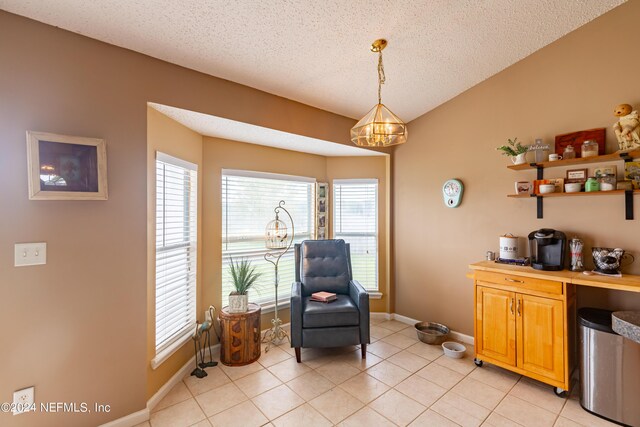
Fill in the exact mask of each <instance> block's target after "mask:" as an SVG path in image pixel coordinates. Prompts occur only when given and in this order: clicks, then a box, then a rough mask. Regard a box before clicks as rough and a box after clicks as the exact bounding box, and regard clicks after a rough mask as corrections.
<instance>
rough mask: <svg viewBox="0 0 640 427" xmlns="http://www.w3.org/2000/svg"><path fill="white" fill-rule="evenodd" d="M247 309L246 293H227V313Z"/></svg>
mask: <svg viewBox="0 0 640 427" xmlns="http://www.w3.org/2000/svg"><path fill="white" fill-rule="evenodd" d="M248 310H249V296H248V295H246V294H245V295H234V294H229V313H246V312H247V311H248Z"/></svg>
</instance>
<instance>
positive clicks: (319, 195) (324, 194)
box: [316, 182, 329, 240]
mask: <svg viewBox="0 0 640 427" xmlns="http://www.w3.org/2000/svg"><path fill="white" fill-rule="evenodd" d="M328 210H329V183H327V182H317V183H316V239H318V240H324V239H326V238H327V231H326V230H327V225H328V224H327V211H328Z"/></svg>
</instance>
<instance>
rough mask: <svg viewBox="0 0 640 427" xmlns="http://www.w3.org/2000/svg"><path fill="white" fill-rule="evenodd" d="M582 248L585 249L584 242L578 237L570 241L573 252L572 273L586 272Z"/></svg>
mask: <svg viewBox="0 0 640 427" xmlns="http://www.w3.org/2000/svg"><path fill="white" fill-rule="evenodd" d="M582 248H584V242H583V241H582V239H580V238H578V237H574V238H573V239H571V240H570V241H569V250H570V251H571V271H582V270H584V264H583V262H582Z"/></svg>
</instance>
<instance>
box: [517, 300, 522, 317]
mask: <svg viewBox="0 0 640 427" xmlns="http://www.w3.org/2000/svg"><path fill="white" fill-rule="evenodd" d="M521 302H522V300H520V299H519V300H518V308H517V309H516V310H518V316H522V312H521V311H520V303H521Z"/></svg>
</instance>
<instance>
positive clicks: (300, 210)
mask: <svg viewBox="0 0 640 427" xmlns="http://www.w3.org/2000/svg"><path fill="white" fill-rule="evenodd" d="M314 191H315V180H314V179H311V178H304V177H294V176H289V175H276V174H266V173H258V172H249V171H237V170H223V171H222V305H227V304H228V297H229V293H231V292H232V290H233V285H232V282H231V277H230V274H229V264H230V260H231V258H233V260H234V261H235V262H237V261H239V260H241V259H242V258H246V259H248V260H250V261H251V262H252V265H253V266H255V267H256V271H257V272H260V273H262V276H261V277H260V280H259V281H258V282H257V284H256V285H254V288H252V290H250V291H249V301H250V302H255V303H258V304H263V305H266V304H271V303H273V302H274V301H275V272H274V267H273V264H271V263H269V262H267V261H265V259H264V254H265V253H266V252H267V251H268V250H267V248H266V247H265V240H264V235H265V228H266V226H267V224H268V223H269V222H270V221H272V220H273V219H275V212H274V208H276V207H277V206H278V203H279V202H280V200H284V201H285V205H284V207H285V208H286V209H287V210H288V211H289V213H290V214H291V216H292V217H293V221H294V226H295V240H294V242H295V243H298V242H301V241H302V240H305V239H312V238H313V237H312V236H313V218H314V203H313V201H314ZM279 217H280V220H282V221H284V222H285V224H286V225H287V227H289V229H290V227H291V224H290V221H289V217H287V214H286V213H284V212H281V213H280V215H279ZM293 259H294V255H293V246H292V248H291V250H289V252H287V254H286V255H284V256H283V257H282V258H281V259H280V263H279V264H278V270H279V275H280V281H279V283H280V285H279V287H278V300H279V301H280V302H288V301H289V298H290V295H291V284H292V283H293V281H294V262H293Z"/></svg>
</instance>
